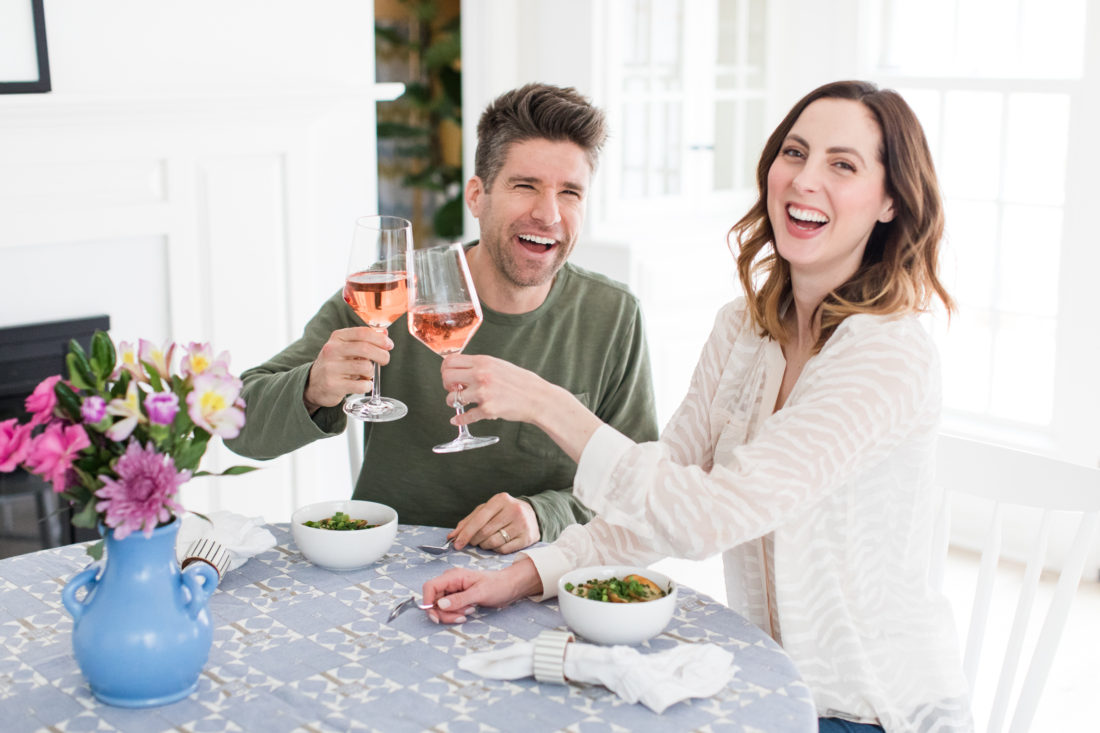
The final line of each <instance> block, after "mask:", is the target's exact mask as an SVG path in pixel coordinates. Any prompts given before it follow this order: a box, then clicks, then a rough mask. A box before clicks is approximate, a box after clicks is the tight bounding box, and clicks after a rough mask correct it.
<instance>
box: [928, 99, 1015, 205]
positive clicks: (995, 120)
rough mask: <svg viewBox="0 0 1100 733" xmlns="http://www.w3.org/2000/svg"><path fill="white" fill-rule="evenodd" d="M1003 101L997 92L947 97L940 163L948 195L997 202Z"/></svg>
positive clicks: (945, 191) (943, 182)
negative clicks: (995, 200) (994, 200)
mask: <svg viewBox="0 0 1100 733" xmlns="http://www.w3.org/2000/svg"><path fill="white" fill-rule="evenodd" d="M1003 98H1004V95H1002V94H999V93H997V92H962V91H950V92H948V93H947V95H946V98H945V100H944V104H945V115H944V122H943V157H942V158H941V159H940V163H941V164H942V166H943V168H942V173H941V175H942V181H941V182H942V184H943V189H944V194H945V195H947V196H955V197H959V196H961V197H966V198H980V199H990V200H992V199H995V198H997V195H998V193H999V191H1000V182H1001V181H1000V177H1001V119H1002V113H1003V104H1002V101H1003Z"/></svg>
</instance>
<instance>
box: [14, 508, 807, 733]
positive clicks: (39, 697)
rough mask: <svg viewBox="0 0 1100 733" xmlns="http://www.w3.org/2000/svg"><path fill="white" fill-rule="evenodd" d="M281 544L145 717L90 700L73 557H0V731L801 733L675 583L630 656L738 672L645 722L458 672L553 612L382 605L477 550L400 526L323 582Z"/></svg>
mask: <svg viewBox="0 0 1100 733" xmlns="http://www.w3.org/2000/svg"><path fill="white" fill-rule="evenodd" d="M271 530H272V531H273V532H274V534H275V537H276V539H277V540H278V546H277V547H276V548H275V549H273V550H270V551H268V552H265V553H263V554H261V555H258V556H256V557H254V558H252V559H251V560H249V561H248V562H247V563H245V564H244V565H243V566H242V567H240V568H238V569H237V570H233V571H230V572H229V573H227V574H226V576H225V577H224V578H223V579H222V582H221V584H220V585H219V587H218V590H217V591H216V592H215V593H214V595H213V597H212V598H211V600H210V611H211V614H212V617H213V620H214V625H215V631H214V645H213V648H212V649H211V651H210V659H209V661H208V662H207V664H206V667H205V668H204V671H203V674H202V676H201V677H200V678H199V685H198V690H197V691H196V692H195V693H194V694H193V695H191V696H190V697H188V698H187V699H185V700H182V701H180V702H177V703H174V704H172V705H166V706H164V707H159V708H152V709H146V710H129V709H123V708H113V707H110V706H108V705H104V704H102V703H100V702H98V701H97V700H96V699H95V698H94V697H93V696H92V694H91V692H90V691H89V689H88V685H87V684H86V683H85V681H84V678H83V677H82V676H81V673H80V670H79V669H78V668H77V666H76V662H75V660H74V659H73V656H72V645H71V641H70V632H71V630H72V619H71V618H70V616H69V614H68V613H67V612H66V611H65V610H64V607H63V606H62V604H61V589H62V587H63V586H64V585H65V583H66V582H67V581H68V580H69V579H70V578H71V577H72V576H73V575H74V574H75V573H76V572H78V571H79V570H80V569H81V568H83V567H85V566H86V565H87V562H88V558H87V556H86V555H85V554H84V546H83V545H71V546H68V547H62V548H58V549H54V550H44V551H42V552H36V553H32V554H28V555H21V556H18V557H13V558H8V559H6V560H0V730H3V731H4V732H5V733H19V732H21V731H41V730H50V731H59V732H67V731H107V730H121V731H160V730H179V731H246V732H251V731H263V733H278V732H279V731H328V730H377V731H384V732H385V733H400V732H401V731H423V730H431V731H437V732H439V733H448V732H450V731H455V732H458V731H476V732H479V733H481V732H491V731H525V732H530V733H537V732H538V731H557V730H565V731H578V732H579V731H584V732H585V733H588V732H589V731H639V730H653V731H662V733H663V732H664V731H680V730H685V731H686V730H704V731H768V732H769V733H779V732H783V731H797V732H798V733H802V731H816V730H817V723H816V718H815V717H814V708H813V702H812V699H811V696H810V691H809V689H808V688H807V687H806V685H805V684H804V683H803V682H802V681H801V680H800V679H799V677H798V674H797V672H796V671H795V669H794V666H793V664H792V663H791V660H790V659H789V658H788V657H787V656H786V654H785V653H784V652H783V651H782V650H781V649H780V648H779V647H778V646H777V645H776V644H775V643H774V642H773V641H772V640H771V639H770V638H768V637H767V636H766V635H765V634H764V633H762V632H761V631H760V630H759V629H757V628H756V627H755V626H753V625H752V624H750V623H748V622H747V621H746V620H745V619H744V618H742V617H741V616H739V615H738V614H736V613H734V612H733V611H731V610H729V609H728V608H726V607H725V606H724V605H722V604H721V603H718V602H716V601H714V600H712V599H710V598H708V597H706V596H703V595H700V594H697V593H695V592H693V591H692V590H690V589H689V588H685V587H683V586H681V589H680V597H679V598H678V601H677V603H678V607H677V609H676V613H675V615H674V617H673V619H672V622H671V623H670V624H669V626H668V628H667V629H666V630H665V632H664V633H663V634H661V635H660V636H658V637H657V638H655V639H652V640H651V641H649V642H648V643H646V644H644V645H642V646H641V647H640V649H641V650H642V651H643V652H644V651H646V650H647V649H648V650H657V649H664V648H668V647H670V646H673V645H675V644H682V643H693V642H714V643H716V644H719V645H721V646H722V647H724V648H725V649H727V650H729V651H730V652H732V653H733V655H734V661H735V664H736V665H737V667H738V672H737V674H736V676H735V678H734V679H733V680H732V682H731V683H730V684H729V685H728V686H727V687H726V689H725V690H724V691H722V692H721V693H719V694H718V695H717V696H715V697H712V698H708V699H694V700H690V701H688V702H683V703H679V704H677V705H674V706H672V707H671V708H669V709H668V710H666V711H665V712H664V714H663V715H656V714H654V713H653V712H651V711H650V710H649V709H648V708H646V707H644V706H642V705H640V704H635V705H631V704H627V703H624V702H623V701H622V700H620V699H619V698H618V697H616V696H615V695H614V694H612V693H611V692H609V691H607V690H606V689H605V688H603V687H599V686H584V685H568V686H564V687H563V686H557V685H541V684H539V683H537V682H535V681H534V680H533V679H525V680H517V681H498V680H487V679H482V678H481V677H478V676H476V675H473V674H471V673H468V672H464V671H462V670H460V669H458V666H457V664H456V661H457V659H459V658H460V657H462V656H464V655H466V654H469V653H472V652H479V651H484V650H486V649H489V648H491V647H493V646H494V645H497V644H503V645H511V644H514V643H516V642H519V641H523V640H530V639H533V638H534V637H535V636H536V635H538V633H539V632H540V631H542V630H544V629H564V628H565V626H564V623H563V621H562V618H561V615H560V614H559V612H558V607H557V604H556V603H555V602H554V601H547V602H544V603H533V602H531V601H523V602H520V603H517V604H515V605H513V606H510V607H508V608H505V609H501V610H494V609H482V610H479V611H477V612H476V613H475V614H474V616H473V617H472V618H471V620H470V621H468V622H467V623H465V624H463V625H461V626H442V625H436V624H433V623H431V621H430V620H429V619H428V618H427V616H426V615H425V614H423V613H421V612H420V611H417V610H416V609H413V610H411V611H409V612H406V613H405V614H403V615H402V616H400V617H398V618H397V619H396V620H394V621H393V622H391V623H387V622H386V617H387V615H388V614H389V611H390V609H391V608H392V607H393V605H394V604H395V603H397V602H398V601H401V600H404V599H405V598H408V596H409V595H411V594H412V593H416V594H417V596H419V594H420V588H421V585H422V584H423V583H424V581H426V580H428V579H429V578H432V577H435V576H436V575H438V574H439V573H441V572H443V571H444V570H445V569H446V568H447V567H448V566H449V565H460V566H467V567H473V568H482V569H492V568H498V567H501V566H502V565H503V564H506V563H508V562H510V560H509V559H507V558H501V557H500V556H498V555H496V554H493V553H486V552H482V551H480V550H467V551H463V552H452V553H450V554H449V555H446V556H444V557H433V556H430V555H427V554H425V553H423V552H420V551H419V550H417V549H416V545H418V544H423V543H425V542H431V543H434V544H439V543H441V542H442V540H443V539H444V536H445V534H446V530H443V529H438V528H431V527H416V526H402V527H401V528H400V531H399V532H398V534H397V541H396V542H395V543H394V545H393V546H392V547H391V548H390V552H389V553H388V554H386V555H385V556H384V557H383V558H382V559H381V560H379V561H378V562H377V563H376V564H375V565H373V566H371V567H369V568H366V569H364V570H358V571H353V572H348V573H334V572H330V571H327V570H323V569H321V568H318V567H315V566H313V565H311V564H310V563H309V562H307V561H306V560H305V559H304V558H303V557H302V556H301V554H300V553H299V552H298V551H297V549H296V548H295V546H294V542H293V540H292V539H291V537H290V533H289V531H288V529H287V526H286V525H274V526H272V527H271Z"/></svg>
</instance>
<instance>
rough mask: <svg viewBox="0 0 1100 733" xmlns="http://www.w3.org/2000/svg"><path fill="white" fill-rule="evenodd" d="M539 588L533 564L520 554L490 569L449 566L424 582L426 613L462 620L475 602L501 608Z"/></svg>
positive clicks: (455, 621)
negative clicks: (446, 569)
mask: <svg viewBox="0 0 1100 733" xmlns="http://www.w3.org/2000/svg"><path fill="white" fill-rule="evenodd" d="M541 592H542V580H541V579H540V578H539V574H538V571H536V570H535V564H534V563H533V562H531V559H530V558H528V557H521V558H520V559H519V560H517V561H516V562H514V563H513V564H512V565H510V566H508V567H507V568H505V569H503V570H495V571H490V572H484V571H478V570H468V569H466V568H451V569H450V570H448V571H447V572H445V573H443V574H442V575H440V576H439V577H437V578H432V579H431V580H429V581H428V582H427V583H425V584H424V588H423V596H424V603H425V604H429V603H430V604H433V607H432V608H430V609H428V611H427V614H428V617H429V618H431V620H432V621H434V622H436V623H440V622H443V623H445V624H461V623H465V621H466V617H467V616H468V615H469V614H471V613H473V610H474V609H475V608H477V607H478V606H488V607H490V608H501V607H503V606H507V605H508V604H510V603H514V602H516V601H518V600H519V599H520V598H524V597H525V596H530V595H535V594H539V593H541Z"/></svg>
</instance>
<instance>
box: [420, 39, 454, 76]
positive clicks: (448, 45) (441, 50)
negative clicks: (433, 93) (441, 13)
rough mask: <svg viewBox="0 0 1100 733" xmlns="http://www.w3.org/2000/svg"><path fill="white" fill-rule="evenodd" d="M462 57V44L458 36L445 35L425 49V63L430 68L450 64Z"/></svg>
mask: <svg viewBox="0 0 1100 733" xmlns="http://www.w3.org/2000/svg"><path fill="white" fill-rule="evenodd" d="M461 57H462V44H461V43H460V42H459V39H458V37H457V36H444V37H442V38H440V39H439V40H438V41H435V42H433V43H432V44H431V45H429V46H428V48H427V49H426V50H425V51H424V63H425V64H427V66H428V68H429V69H433V70H434V69H439V68H442V67H444V66H450V65H451V64H453V63H455V62H456V61H458V60H459V59H460V58H461Z"/></svg>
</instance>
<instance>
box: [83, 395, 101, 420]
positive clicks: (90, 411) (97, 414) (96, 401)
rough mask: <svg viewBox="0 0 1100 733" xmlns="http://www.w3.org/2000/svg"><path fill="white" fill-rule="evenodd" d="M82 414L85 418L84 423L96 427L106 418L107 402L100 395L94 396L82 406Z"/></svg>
mask: <svg viewBox="0 0 1100 733" xmlns="http://www.w3.org/2000/svg"><path fill="white" fill-rule="evenodd" d="M80 414H81V416H83V418H84V422H86V423H88V424H89V425H95V424H96V423H97V422H99V421H100V420H102V419H103V418H104V417H106V415H107V401H106V400H104V399H103V398H102V397H100V396H99V395H92V396H91V397H89V398H88V399H86V400H84V404H83V405H81V406H80Z"/></svg>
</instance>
